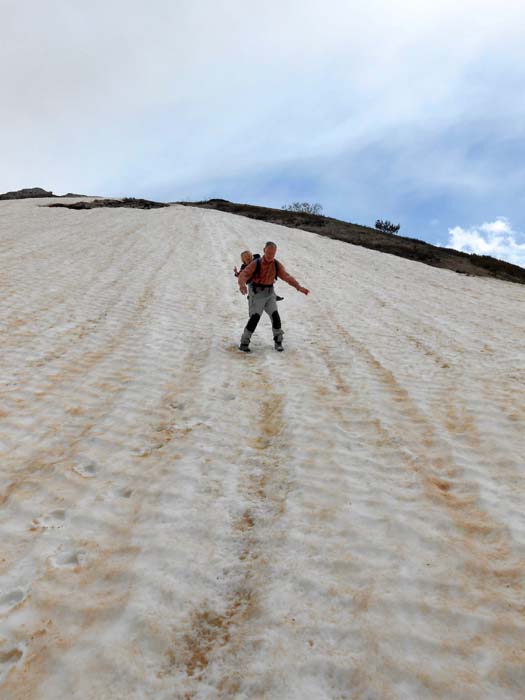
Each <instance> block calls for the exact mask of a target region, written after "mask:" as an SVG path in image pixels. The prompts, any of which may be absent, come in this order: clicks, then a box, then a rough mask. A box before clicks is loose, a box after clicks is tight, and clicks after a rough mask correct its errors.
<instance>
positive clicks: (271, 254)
mask: <svg viewBox="0 0 525 700" xmlns="http://www.w3.org/2000/svg"><path fill="white" fill-rule="evenodd" d="M276 252H277V245H276V244H275V243H274V242H273V241H268V242H267V243H266V245H265V246H264V251H263V256H262V258H260V262H259V263H258V262H257V260H252V262H251V263H250V264H249V265H247V266H246V267H245V268H244V270H242V272H240V273H239V277H238V278H237V279H238V281H239V289H240V290H241V294H247V292H248V289H247V287H246V285H247V283H248V282H249V283H250V287H251V290H250V294H249V296H248V309H249V316H250V318H249V320H248V323H247V324H246V328H245V329H244V332H243V334H242V337H241V344H240V345H239V349H240V350H242V351H243V352H250V339H251V337H252V335H253V332H254V331H255V329H256V328H257V324H258V323H259V319H260V318H261V315H262V312H263V311H266V313H267V314H268V316H269V317H270V318H271V320H272V331H273V340H274V344H275V349H276V350H278V351H279V352H282V351H283V350H284V348H283V329H282V328H281V318H280V316H279V312H278V311H277V301H276V297H275V292H274V289H273V283H274V281H275V279H276V278H277V277H279V278H280V279H282V280H284V281H285V282H288V284H290V285H291V286H292V287H295V288H296V289H297V291H299V292H302V293H303V294H309V293H310V290H309V289H306V288H305V287H301V285H300V284H299V282H298V281H297V280H296V279H295V278H294V277H292V276H291V275H289V274H288V273H287V272H286V270H285V269H284V265H283V264H282V263H280V262H278V261H277V260H276V259H275V253H276Z"/></svg>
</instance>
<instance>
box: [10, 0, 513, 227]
mask: <svg viewBox="0 0 525 700" xmlns="http://www.w3.org/2000/svg"><path fill="white" fill-rule="evenodd" d="M521 11H522V2H521V0H520V1H519V2H518V1H517V0H506V2H505V3H497V2H495V0H463V1H462V2H461V3H458V2H457V0H441V2H439V3H436V2H435V0H421V1H420V2H418V3H414V2H413V0H399V1H398V2H396V3H392V2H389V0H369V1H368V2H367V3H361V2H358V1H357V0H328V1H325V2H322V1H321V0H267V2H264V3H247V2H246V0H224V1H223V2H220V3H217V2H216V0H200V2H198V3H196V2H194V0H177V2H172V0H151V1H150V2H149V3H148V4H147V5H145V4H144V3H143V2H140V0H92V2H90V3H88V4H86V3H85V2H83V1H81V0H70V1H69V2H67V3H64V2H63V0H48V1H47V2H45V3H36V2H35V3H29V6H27V5H23V4H20V3H19V2H17V1H16V0H3V3H2V22H1V23H0V83H1V85H2V97H1V99H0V153H2V158H0V191H4V190H8V189H15V188H17V187H23V186H34V185H40V186H44V187H48V188H51V189H53V190H55V191H56V192H65V191H76V192H87V193H96V194H107V195H121V194H128V195H135V196H141V195H146V194H147V195H148V196H151V197H155V196H159V197H160V196H161V193H162V197H164V198H166V199H177V198H179V197H183V196H185V195H186V194H189V193H191V195H192V196H194V197H196V198H198V197H200V196H205V195H206V193H207V192H210V191H213V192H214V193H215V194H216V195H217V196H220V195H221V193H224V192H226V191H227V192H228V195H225V196H229V197H231V198H233V199H235V198H236V197H240V196H241V195H242V198H243V199H244V200H245V201H253V202H256V201H257V200H258V198H259V197H264V199H265V202H266V203H268V204H271V203H273V204H274V205H276V206H280V205H281V204H284V203H285V202H286V201H287V200H288V199H293V200H296V199H300V200H303V199H310V200H313V201H320V202H321V203H323V205H324V206H325V211H326V213H329V214H333V215H338V216H341V217H343V218H344V217H349V218H350V219H351V220H354V221H355V220H361V221H367V222H373V221H375V219H376V218H377V217H380V218H390V219H396V221H397V220H400V221H401V220H402V219H403V220H407V223H406V224H405V222H404V221H403V231H405V232H407V233H408V231H407V228H410V233H414V234H418V233H419V230H418V228H417V227H415V224H417V225H418V226H419V221H424V222H428V221H429V220H431V219H432V218H439V219H440V221H442V222H443V223H444V229H445V228H446V226H447V225H448V223H449V222H454V221H458V220H461V219H460V218H456V212H454V214H455V216H454V218H450V217H447V216H445V213H446V212H444V209H445V206H446V204H447V202H448V201H449V199H450V197H451V196H454V197H456V199H457V200H458V201H459V200H461V201H467V200H468V202H469V206H470V208H471V210H470V211H469V212H468V215H469V216H470V215H471V214H472V215H473V212H472V210H473V209H474V208H475V206H476V205H477V204H479V203H480V202H483V201H488V200H489V198H491V199H492V202H493V203H494V202H495V203H496V204H497V206H498V210H499V211H505V212H507V213H508V214H509V215H511V216H512V217H513V218H514V220H517V219H516V217H515V214H514V209H512V208H510V207H509V206H508V201H518V196H517V194H518V192H519V191H520V190H521V183H522V182H523V177H525V172H523V165H522V163H523V162H525V152H524V151H523V144H524V143H525V127H522V126H521V125H522V124H525V103H524V101H523V100H522V99H521V95H522V90H521V85H522V79H523V66H525V47H524V44H523V41H522V32H521V28H522V22H521ZM520 144H521V145H520ZM520 148H521V149H522V150H521V152H520ZM506 198H508V200H507V199H506ZM430 201H432V203H436V202H437V203H439V209H438V208H437V206H436V207H435V208H432V209H431V207H430V206H429V205H428V204H427V203H428V202H430ZM432 207H434V204H433V205H432ZM416 208H418V211H419V212H420V214H418V217H420V218H417V219H415V218H414V214H413V212H414V211H415V210H416ZM475 213H476V218H467V219H466V220H470V221H472V220H481V221H483V220H484V219H485V218H486V217H489V216H490V213H487V212H486V211H485V210H483V209H481V210H479V211H476V212H475ZM411 216H412V219H411ZM457 216H458V217H459V216H461V217H463V212H459V213H457ZM478 217H479V218H478Z"/></svg>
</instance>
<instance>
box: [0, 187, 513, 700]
mask: <svg viewBox="0 0 525 700" xmlns="http://www.w3.org/2000/svg"><path fill="white" fill-rule="evenodd" d="M45 203H46V202H45V201H42V200H38V201H36V200H27V201H20V202H2V203H0V263H1V266H2V277H1V286H0V290H1V295H0V330H1V333H2V345H1V348H0V353H1V358H0V359H1V374H0V419H1V427H0V458H1V459H0V505H1V509H0V527H1V532H2V540H1V548H0V697H2V700H4V698H5V699H6V700H21V699H22V698H23V699H24V700H44V699H46V700H47V699H48V698H58V697H75V698H81V699H82V700H92V699H93V700H95V699H96V700H103V699H104V698H108V699H109V698H111V700H115V699H118V698H122V699H124V698H126V700H128V699H133V700H139V699H142V698H149V697H155V699H156V700H163V699H164V698H166V700H167V699H168V698H169V699H170V700H172V699H173V698H180V699H181V700H182V699H184V700H188V699H190V698H191V699H196V700H199V699H204V698H210V699H211V698H214V699H215V698H233V697H235V698H245V699H246V700H248V699H250V700H251V699H254V698H261V699H262V698H265V700H269V699H270V698H272V699H275V700H282V699H283V698H286V699H287V700H288V699H290V700H295V699H297V700H299V699H301V700H303V699H304V698H312V699H314V698H315V700H321V699H327V700H328V699H330V700H333V699H336V698H337V699H343V698H346V699H348V700H350V699H352V700H365V699H366V700H386V699H395V700H397V699H399V700H407V699H410V698H413V699H414V700H438V699H440V700H441V699H442V698H447V700H464V699H465V698H469V700H489V699H490V700H492V699H493V698H498V700H511V699H512V700H518V698H521V697H522V693H523V687H524V686H525V673H524V670H523V669H524V668H525V623H524V616H523V615H524V612H525V599H524V581H525V579H524V573H525V567H524V560H525V556H524V552H525V523H524V520H523V510H524V506H525V503H524V501H525V497H524V496H525V488H524V484H525V479H524V471H525V469H524V463H523V454H525V430H523V423H524V420H525V392H524V391H523V389H524V383H525V371H524V369H523V367H524V360H525V333H524V331H525V327H524V326H525V323H524V321H523V308H524V302H525V290H524V289H523V288H522V287H520V286H518V285H513V284H507V283H502V282H497V281H494V280H484V279H479V278H468V277H463V276H459V275H456V274H454V273H450V272H448V271H442V270H437V269H433V268H429V267H426V266H423V265H420V264H418V263H414V262H410V261H406V260H402V259H399V258H395V257H392V256H388V255H384V254H381V253H376V252H373V251H369V250H365V249H361V248H356V247H352V246H350V245H346V244H344V243H341V242H338V241H331V240H328V239H324V238H321V237H317V236H315V235H314V234H310V233H306V232H301V231H297V230H292V229H287V228H282V227H276V226H273V225H270V224H265V223H263V222H256V221H253V220H248V219H243V218H241V217H236V216H231V215H228V214H223V213H220V212H214V211H207V210H201V209H190V208H183V207H178V206H173V207H171V208H169V209H164V210H158V211H146V212H145V211H137V210H122V209H121V210H116V211H115V210H104V209H100V210H92V211H85V212H78V211H71V210H57V209H48V208H45V207H44V206H42V205H43V204H45ZM267 239H273V240H276V241H277V242H278V245H279V250H278V258H279V259H282V260H283V262H284V263H285V264H286V266H287V267H288V269H289V270H290V271H291V272H292V274H294V275H295V276H296V277H297V278H298V279H299V281H300V282H302V283H303V284H305V285H306V286H308V287H309V288H310V289H311V290H312V294H311V295H310V297H308V298H306V297H304V296H302V295H299V294H297V293H296V292H295V290H293V289H292V288H290V287H287V286H286V285H284V284H283V283H280V285H279V292H280V293H281V294H282V295H283V296H284V297H285V300H284V301H283V302H281V303H280V309H281V314H282V317H283V324H284V329H285V346H286V351H285V353H283V354H282V355H281V354H277V353H275V352H274V351H273V349H272V346H271V342H270V341H271V332H270V329H269V323H268V319H267V318H264V319H262V320H261V322H260V324H259V328H258V329H257V331H256V334H255V335H254V338H253V342H252V347H253V353H252V355H249V356H245V355H242V354H240V353H239V352H238V351H237V349H236V344H237V341H238V338H239V336H240V333H241V331H242V327H243V325H244V323H245V321H246V316H245V314H246V311H247V309H246V301H245V299H243V298H242V297H241V296H240V294H239V293H238V291H237V286H236V284H235V280H234V278H233V276H232V275H231V268H232V267H233V265H234V264H238V253H239V252H240V251H241V250H243V249H245V248H247V247H249V248H252V249H253V250H254V251H256V250H260V248H261V246H262V245H263V243H264V241H265V240H267Z"/></svg>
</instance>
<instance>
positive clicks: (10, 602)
mask: <svg viewBox="0 0 525 700" xmlns="http://www.w3.org/2000/svg"><path fill="white" fill-rule="evenodd" d="M26 597H27V592H26V591H23V590H22V589H21V588H16V589H15V590H13V591H9V593H5V594H4V595H2V596H0V612H7V611H8V610H12V609H13V608H16V607H17V605H20V603H21V602H22V601H23V600H24V599H25V598H26Z"/></svg>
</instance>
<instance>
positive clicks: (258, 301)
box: [239, 292, 265, 351]
mask: <svg viewBox="0 0 525 700" xmlns="http://www.w3.org/2000/svg"><path fill="white" fill-rule="evenodd" d="M264 301H265V300H264V298H263V294H262V292H259V293H258V294H254V293H253V292H251V293H250V296H249V298H248V314H249V316H250V318H249V319H248V323H247V324H246V327H245V328H244V331H243V334H242V336H241V344H240V346H239V347H240V349H241V350H245V351H249V345H250V339H251V337H252V335H253V332H254V331H255V329H256V328H257V324H258V323H259V319H260V318H261V314H262V312H263V308H264Z"/></svg>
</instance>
